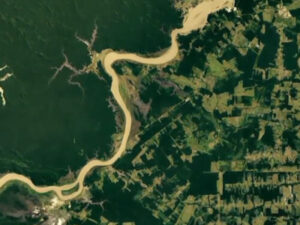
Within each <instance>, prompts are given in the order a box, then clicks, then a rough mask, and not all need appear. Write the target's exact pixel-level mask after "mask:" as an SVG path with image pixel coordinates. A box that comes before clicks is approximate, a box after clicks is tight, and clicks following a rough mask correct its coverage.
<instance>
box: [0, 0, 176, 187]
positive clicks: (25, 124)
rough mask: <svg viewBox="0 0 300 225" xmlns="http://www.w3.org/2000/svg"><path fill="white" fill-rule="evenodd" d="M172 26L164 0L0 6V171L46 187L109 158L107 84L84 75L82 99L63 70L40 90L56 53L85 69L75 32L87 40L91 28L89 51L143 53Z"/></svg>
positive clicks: (161, 44) (57, 60) (160, 44)
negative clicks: (5, 73)
mask: <svg viewBox="0 0 300 225" xmlns="http://www.w3.org/2000/svg"><path fill="white" fill-rule="evenodd" d="M137 18H138V19H137ZM179 22H180V14H179V13H178V12H177V11H176V10H175V9H173V7H172V4H171V2H170V1H168V0H166V1H161V0H154V1H151V2H149V1H136V0H130V1H126V3H125V2H124V1H120V0H110V1H106V0H101V1H96V0H88V1H78V0H76V1H72V2H67V1H59V0H54V1H51V2H49V1H46V0H42V1H35V0H34V1H30V3H28V2H23V1H15V0H13V1H11V0H7V1H6V0H5V1H2V2H1V9H0V26H1V27H2V29H1V31H0V49H1V51H0V66H3V65H8V67H9V71H12V72H13V74H14V75H13V77H11V78H10V79H9V80H7V81H6V82H3V83H1V84H0V85H1V87H3V88H4V90H5V97H6V101H7V104H6V106H5V107H2V106H0V130H1V133H0V165H1V166H0V173H6V172H16V173H20V174H24V175H26V176H29V177H30V178H31V179H32V180H33V182H34V183H35V184H38V185H49V184H55V183H57V181H58V180H59V178H60V177H62V176H64V175H66V174H67V173H68V172H69V170H71V171H76V170H78V169H80V168H81V167H83V166H84V165H85V163H86V162H87V161H88V160H89V159H92V158H96V157H98V158H101V159H107V158H109V157H110V156H111V154H112V147H111V146H112V141H113V140H112V135H113V134H114V133H115V132H116V129H115V127H116V124H115V120H114V119H115V117H114V113H113V111H112V109H111V108H109V103H108V101H107V100H108V99H110V98H113V96H112V94H111V93H110V84H111V81H110V80H109V79H108V80H105V81H102V80H99V79H98V78H97V77H96V76H95V75H94V74H84V76H81V77H80V78H78V81H80V83H81V84H82V86H83V87H84V90H85V93H84V95H83V93H82V91H81V90H80V89H79V88H78V87H76V86H71V85H69V84H68V78H69V76H70V75H71V72H70V71H69V70H67V69H64V70H63V71H62V72H61V73H60V74H59V76H58V77H57V79H55V80H54V81H53V82H52V83H51V84H50V85H48V81H49V79H50V78H51V76H52V74H53V73H54V72H55V70H54V69H53V67H58V66H60V64H61V63H62V62H63V60H64V58H63V55H62V51H63V52H64V53H65V54H66V55H67V57H68V59H69V60H70V62H71V64H72V65H73V66H75V67H77V68H81V67H82V66H83V65H86V64H88V63H89V62H90V59H89V56H88V51H87V48H86V46H85V45H83V44H82V43H81V42H79V41H78V40H77V39H76V37H75V34H77V35H78V36H80V37H82V38H85V39H90V37H91V34H92V32H93V29H94V27H95V25H97V26H98V30H99V33H98V38H97V39H96V42H95V45H94V49H95V50H96V51H101V50H102V49H106V48H113V49H117V50H125V51H133V52H140V53H147V52H153V51H157V50H160V49H161V48H165V47H167V46H168V45H169V42H170V40H169V33H168V32H169V31H170V30H171V29H172V28H173V27H175V26H178V24H179ZM145 40H146V41H145ZM150 40H151V41H150ZM0 75H1V74H0Z"/></svg>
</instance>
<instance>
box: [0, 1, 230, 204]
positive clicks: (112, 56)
mask: <svg viewBox="0 0 300 225" xmlns="http://www.w3.org/2000/svg"><path fill="white" fill-rule="evenodd" d="M233 7H234V0H207V1H204V2H201V3H199V4H198V5H197V6H196V7H194V8H191V9H190V10H189V11H188V12H187V14H186V16H185V19H184V21H183V26H182V28H180V29H175V30H173V31H172V33H171V40H172V42H171V43H172V44H171V46H170V48H169V49H168V50H167V51H165V52H164V53H163V54H162V55H161V56H158V57H153V58H152V57H143V56H139V55H137V54H132V53H119V52H115V51H111V52H108V53H106V54H105V55H104V57H99V56H100V55H101V54H102V53H99V54H95V55H94V56H93V57H96V58H94V59H93V60H92V62H93V63H95V62H99V61H100V60H101V62H102V65H103V68H104V69H105V71H106V72H107V74H109V75H110V76H111V78H112V86H111V92H112V94H113V96H114V98H115V99H116V101H117V102H118V104H119V106H120V108H121V109H122V111H123V112H124V116H125V130H124V134H123V139H122V141H121V144H120V146H119V148H118V149H117V150H116V152H115V154H114V156H113V157H112V158H111V159H109V160H106V161H102V160H91V161H89V162H88V163H87V164H86V165H85V166H84V167H83V168H82V169H81V170H80V173H79V175H78V177H77V179H76V180H75V181H74V182H73V183H71V184H67V185H62V186H45V187H39V186H36V185H35V184H34V183H33V182H32V181H31V180H30V178H28V177H25V176H23V175H20V174H15V173H8V174H5V175H4V176H3V177H1V178H0V188H2V187H3V186H4V185H5V184H7V183H8V182H12V181H19V182H22V183H24V184H26V185H28V186H29V187H30V188H31V189H32V190H34V191H36V192H38V193H47V192H54V193H55V194H56V195H57V196H58V197H59V198H60V199H61V200H64V201H67V200H71V199H74V198H76V197H77V196H79V195H80V194H81V192H82V190H83V188H84V179H85V177H86V176H87V174H88V173H89V172H90V171H91V170H92V169H94V168H96V167H103V166H111V165H113V164H114V163H115V162H116V161H117V160H118V159H119V158H120V157H121V156H122V155H123V153H124V152H125V150H126V145H127V142H128V138H129V135H130V131H131V124H132V117H131V113H130V111H129V110H128V108H127V106H126V104H125V102H124V100H123V98H122V96H121V94H120V90H119V77H118V74H117V73H116V71H115V70H114V69H113V64H114V63H115V62H117V61H124V60H125V61H132V62H136V63H141V64H148V65H161V64H166V63H168V62H170V61H172V60H173V59H175V58H176V56H177V54H178V51H179V46H178V42H177V37H178V35H187V34H189V33H190V32H192V31H194V30H198V29H201V28H203V27H204V26H205V25H206V23H207V18H208V16H209V14H211V13H214V12H216V11H218V10H221V9H224V8H230V9H232V8H233ZM77 185H78V189H77V190H76V191H75V192H73V193H71V194H69V195H64V194H63V191H67V190H70V189H72V188H75V187H76V186H77Z"/></svg>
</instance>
